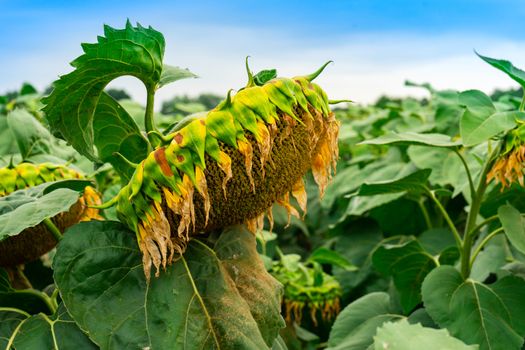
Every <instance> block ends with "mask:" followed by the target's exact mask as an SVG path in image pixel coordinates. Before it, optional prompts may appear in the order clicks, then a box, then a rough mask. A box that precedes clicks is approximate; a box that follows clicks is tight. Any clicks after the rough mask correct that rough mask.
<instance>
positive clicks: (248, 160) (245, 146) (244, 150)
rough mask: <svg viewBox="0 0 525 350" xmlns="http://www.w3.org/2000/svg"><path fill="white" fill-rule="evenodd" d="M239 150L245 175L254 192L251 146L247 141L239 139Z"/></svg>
mask: <svg viewBox="0 0 525 350" xmlns="http://www.w3.org/2000/svg"><path fill="white" fill-rule="evenodd" d="M238 145H239V152H241V154H242V155H243V156H244V167H245V169H246V175H248V179H249V180H250V184H251V185H252V190H253V192H254V193H255V182H254V181H253V176H252V164H253V163H252V159H253V148H252V144H251V143H250V142H248V141H244V140H239V142H238Z"/></svg>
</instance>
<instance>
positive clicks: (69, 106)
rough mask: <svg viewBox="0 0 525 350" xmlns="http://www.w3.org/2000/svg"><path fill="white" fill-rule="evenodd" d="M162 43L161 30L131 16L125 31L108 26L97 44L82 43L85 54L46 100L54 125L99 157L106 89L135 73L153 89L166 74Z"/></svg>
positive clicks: (80, 148)
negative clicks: (97, 118) (97, 132)
mask: <svg viewBox="0 0 525 350" xmlns="http://www.w3.org/2000/svg"><path fill="white" fill-rule="evenodd" d="M164 46H165V42H164V37H163V36H162V34H161V33H159V32H157V31H156V30H154V29H153V28H151V27H149V28H144V27H142V26H140V25H137V26H136V27H133V26H132V25H131V23H130V22H129V21H128V22H127V24H126V28H125V29H122V30H117V29H114V28H111V27H109V26H104V36H99V37H98V41H97V43H95V44H82V48H83V51H84V53H83V55H81V56H79V57H78V58H77V59H75V60H74V61H73V62H72V63H71V65H72V66H73V67H74V68H75V70H74V71H73V72H71V73H69V74H66V75H63V76H62V77H60V79H59V80H57V81H55V83H54V89H53V92H52V93H51V95H49V96H48V97H46V98H45V99H43V102H44V103H45V104H46V106H45V107H44V111H45V113H46V115H47V119H48V120H49V124H50V126H51V129H52V130H53V131H54V132H56V133H58V134H60V135H62V137H63V138H64V139H65V140H67V141H68V142H70V143H71V144H72V145H73V147H74V148H75V149H76V150H78V151H79V152H80V153H81V154H83V155H85V156H86V157H88V158H90V159H92V160H96V159H97V155H96V153H95V150H94V148H93V146H94V128H93V120H94V115H95V112H96V109H97V104H98V101H99V98H100V96H101V94H102V92H103V90H104V88H105V87H106V85H107V84H108V83H109V82H110V81H112V80H113V79H115V78H118V77H121V76H124V75H131V76H134V77H136V78H138V79H140V80H141V81H142V82H143V83H144V85H145V86H146V88H147V89H148V90H149V91H150V92H152V91H154V90H155V89H156V88H157V87H158V85H159V84H160V81H161V77H162V70H163V64H162V59H163V56H164Z"/></svg>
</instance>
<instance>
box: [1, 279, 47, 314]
mask: <svg viewBox="0 0 525 350" xmlns="http://www.w3.org/2000/svg"><path fill="white" fill-rule="evenodd" d="M4 282H5V281H4ZM7 283H9V281H7ZM3 287H4V288H3V289H4V290H0V307H10V308H16V309H19V310H23V311H25V312H27V313H29V314H38V313H40V312H43V313H45V314H51V313H53V311H54V310H53V309H52V306H51V305H50V303H49V297H48V296H47V295H46V294H44V293H43V292H40V291H38V290H34V289H22V290H19V289H13V288H12V287H11V286H10V285H7V286H6V285H4V286H3ZM6 287H7V288H6Z"/></svg>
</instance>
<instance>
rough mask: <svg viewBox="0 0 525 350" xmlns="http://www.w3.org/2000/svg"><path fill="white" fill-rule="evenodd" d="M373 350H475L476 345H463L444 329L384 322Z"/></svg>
mask: <svg viewBox="0 0 525 350" xmlns="http://www.w3.org/2000/svg"><path fill="white" fill-rule="evenodd" d="M374 349H375V350H385V349H388V350H421V349H425V350H444V349H446V350H476V349H478V346H477V345H465V343H463V342H462V341H461V340H459V339H456V338H454V337H451V336H450V334H449V333H448V332H447V331H446V330H445V329H433V328H427V327H423V326H421V325H420V324H409V323H408V321H407V320H400V321H397V322H386V323H384V324H383V325H382V326H381V327H379V328H378V329H377V334H376V336H375V337H374Z"/></svg>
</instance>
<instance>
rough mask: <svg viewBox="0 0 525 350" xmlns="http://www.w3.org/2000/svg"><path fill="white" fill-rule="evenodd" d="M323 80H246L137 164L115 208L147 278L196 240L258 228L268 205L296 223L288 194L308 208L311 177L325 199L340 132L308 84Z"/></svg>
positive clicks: (318, 90)
mask: <svg viewBox="0 0 525 350" xmlns="http://www.w3.org/2000/svg"><path fill="white" fill-rule="evenodd" d="M248 71H249V69H248ZM319 73H320V71H318V72H316V73H314V75H310V76H304V77H296V78H292V79H289V78H274V79H271V80H269V81H263V82H261V81H260V80H257V79H254V78H253V76H252V75H251V72H249V77H250V79H249V82H248V84H247V86H246V87H244V88H242V89H240V90H239V91H238V92H237V93H236V94H235V95H233V94H232V93H231V91H230V93H228V96H227V98H226V99H225V100H224V101H222V102H221V103H220V104H219V105H218V106H217V107H215V108H214V109H212V110H211V111H209V112H207V113H204V114H199V115H195V116H190V117H188V118H187V119H186V120H184V121H183V122H181V124H180V126H178V127H176V128H175V130H174V131H173V132H172V133H170V134H169V135H167V137H165V139H166V140H165V144H163V145H161V146H159V147H157V148H156V149H155V150H153V151H152V152H151V153H150V154H149V155H148V156H147V157H146V159H144V160H143V161H141V162H140V163H139V164H138V165H137V167H136V169H135V172H134V174H133V176H132V178H131V180H130V181H129V183H128V184H127V185H126V186H124V187H123V188H122V189H121V191H120V192H119V194H118V195H117V197H116V198H115V199H114V200H113V201H112V202H116V203H117V213H118V214H119V217H120V219H121V220H122V221H123V222H125V223H126V224H127V225H128V226H129V227H130V228H131V229H133V230H134V231H135V233H136V235H137V239H138V242H139V247H140V249H141V251H142V253H143V260H144V270H145V274H146V277H147V278H149V275H150V270H151V266H155V267H156V271H157V272H156V275H157V276H158V274H159V268H160V267H161V266H162V267H165V266H166V264H168V263H170V262H171V261H172V259H173V258H174V257H176V256H178V254H181V253H183V252H184V251H185V248H186V245H187V244H188V242H189V241H190V239H191V238H192V237H193V236H194V235H196V234H199V233H203V232H209V231H211V230H215V229H220V228H223V227H226V226H229V225H234V224H240V223H246V224H247V225H248V227H249V228H251V229H253V230H255V229H256V228H257V227H259V226H261V225H262V222H263V217H264V215H265V214H267V215H269V218H270V219H271V213H270V210H269V209H270V208H271V206H272V205H273V204H274V203H279V204H281V205H283V206H284V207H285V208H286V209H287V210H288V213H289V215H299V213H298V211H297V209H295V208H294V207H293V206H292V205H291V204H290V195H291V196H293V197H294V198H296V199H297V202H298V203H299V206H300V209H302V210H303V211H304V210H306V194H305V189H304V184H303V180H302V177H303V175H305V173H306V172H307V171H308V170H309V169H311V170H312V172H313V175H314V178H315V181H316V182H317V184H318V185H319V187H320V191H321V194H322V193H323V192H324V189H325V187H326V185H327V182H328V179H329V178H330V177H331V174H332V170H333V169H335V163H336V159H337V155H338V148H337V134H338V129H339V124H338V122H337V121H336V120H335V118H334V114H333V113H332V112H331V111H330V109H329V107H328V99H327V96H326V93H325V92H324V91H323V90H322V89H321V88H320V87H319V86H318V85H316V84H314V83H312V82H311V80H312V79H313V78H315V77H316V76H317V75H318V74H319ZM110 203H111V202H110Z"/></svg>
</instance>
